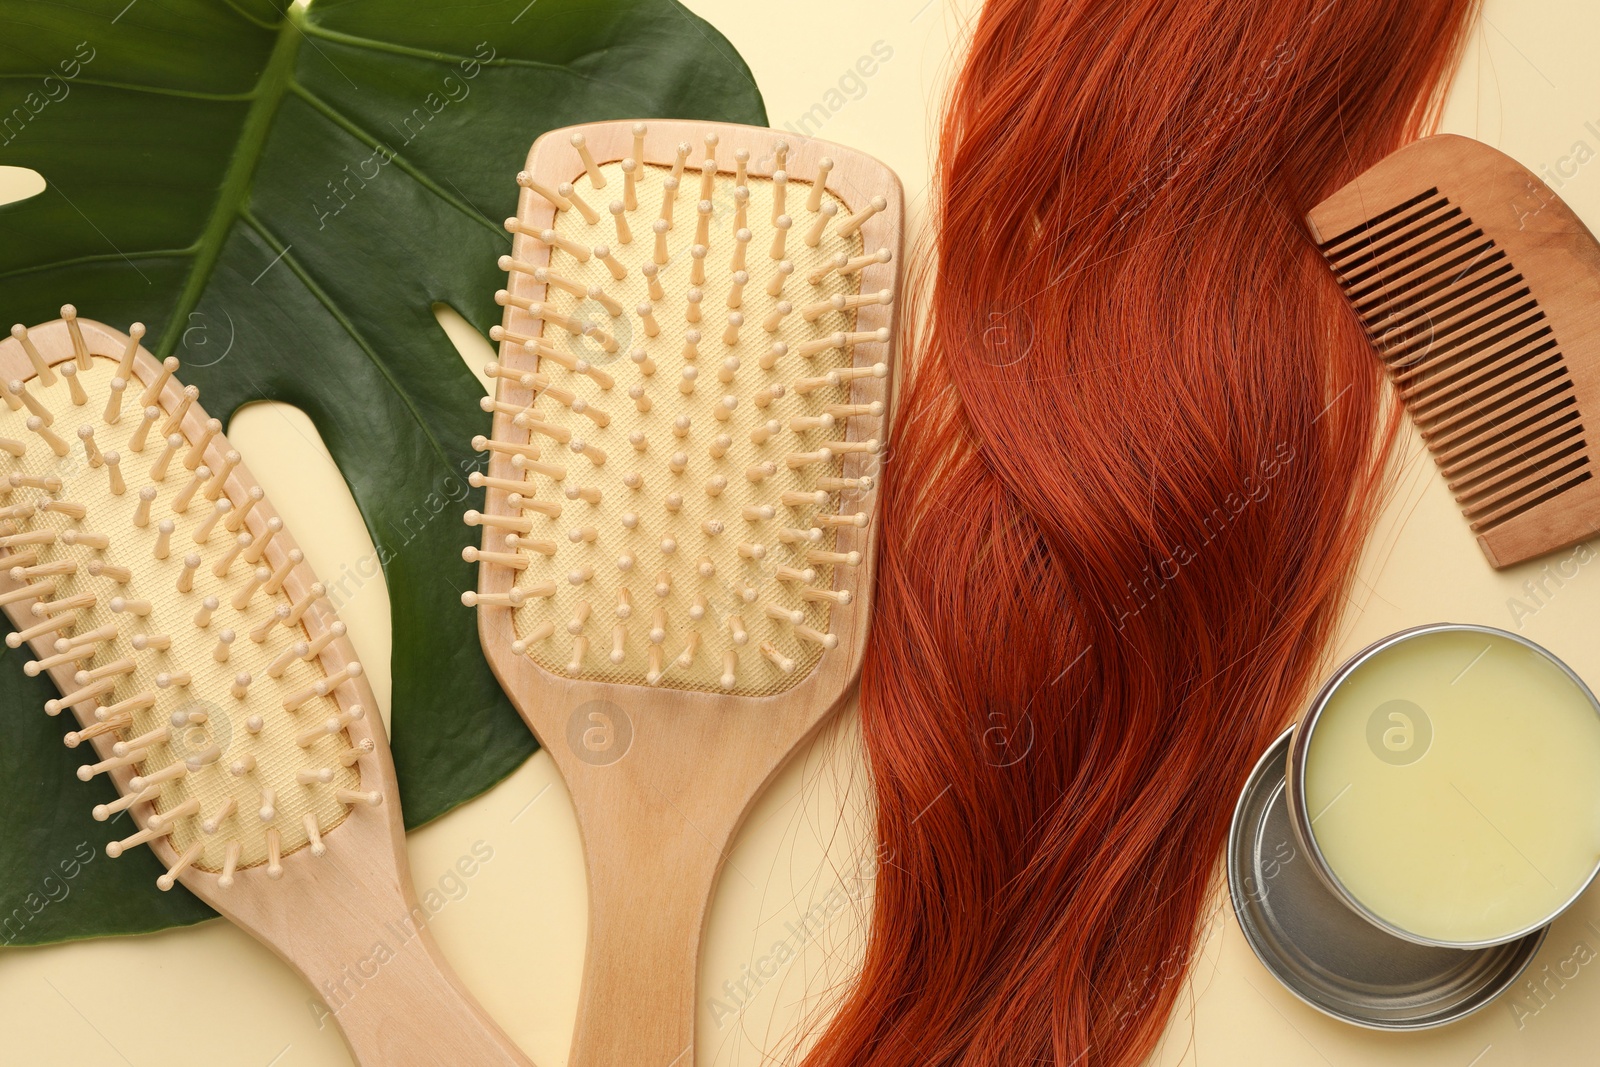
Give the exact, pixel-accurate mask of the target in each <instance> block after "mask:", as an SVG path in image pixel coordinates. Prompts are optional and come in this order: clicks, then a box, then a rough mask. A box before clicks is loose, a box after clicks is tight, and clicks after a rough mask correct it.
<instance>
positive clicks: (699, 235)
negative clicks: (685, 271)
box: [694, 196, 712, 284]
mask: <svg viewBox="0 0 1600 1067" xmlns="http://www.w3.org/2000/svg"><path fill="white" fill-rule="evenodd" d="M694 210H695V216H696V218H695V224H694V247H696V248H701V249H704V248H706V247H707V246H709V245H710V244H711V211H712V206H711V198H710V197H709V196H705V197H704V198H703V199H701V201H700V202H699V203H698V204H696V205H695V208H694ZM700 255H701V257H702V258H703V257H704V256H705V253H704V252H703V251H702V252H701V253H700ZM704 281H705V276H704V275H703V274H702V275H701V277H700V280H699V282H696V284H700V283H702V282H704Z"/></svg>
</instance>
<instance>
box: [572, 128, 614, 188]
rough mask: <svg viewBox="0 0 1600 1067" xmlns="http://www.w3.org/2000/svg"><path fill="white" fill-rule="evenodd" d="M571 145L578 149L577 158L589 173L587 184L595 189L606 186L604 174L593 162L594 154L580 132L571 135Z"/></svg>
mask: <svg viewBox="0 0 1600 1067" xmlns="http://www.w3.org/2000/svg"><path fill="white" fill-rule="evenodd" d="M571 143H572V147H573V148H575V149H577V150H578V158H579V159H580V160H581V161H582V162H583V169H584V170H586V171H588V173H589V184H590V186H592V187H593V188H595V189H604V188H605V187H606V176H605V175H604V174H602V173H600V167H599V166H598V165H597V164H596V163H595V161H594V156H593V155H591V154H590V152H589V146H588V144H587V143H586V142H585V140H584V136H583V134H581V133H575V134H573V135H572V137H571Z"/></svg>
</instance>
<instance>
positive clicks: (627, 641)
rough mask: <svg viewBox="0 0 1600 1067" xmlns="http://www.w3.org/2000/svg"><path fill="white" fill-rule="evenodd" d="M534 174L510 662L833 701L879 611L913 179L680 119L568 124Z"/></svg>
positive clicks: (511, 469) (499, 476) (513, 338)
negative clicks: (893, 372)
mask: <svg viewBox="0 0 1600 1067" xmlns="http://www.w3.org/2000/svg"><path fill="white" fill-rule="evenodd" d="M519 181H520V182H521V184H522V185H523V193H522V199H521V203H520V205H519V210H518V213H517V216H516V217H515V218H512V219H508V220H507V221H506V225H507V228H508V229H510V230H511V231H512V232H513V233H515V234H516V237H515V243H514V252H513V255H511V256H508V257H506V258H505V259H504V260H503V261H502V266H503V268H505V269H506V270H507V271H508V274H509V280H508V282H507V288H506V290H504V291H502V292H501V293H500V294H499V296H498V299H499V301H500V303H501V304H502V305H504V307H505V309H506V314H505V320H504V324H503V325H502V326H501V327H499V328H497V329H496V330H495V331H494V332H493V337H494V338H495V340H497V341H498V342H499V343H500V356H499V362H498V363H497V364H496V365H495V366H494V367H493V368H492V370H491V373H494V374H495V375H496V376H497V377H496V384H497V390H496V394H495V396H494V397H492V398H486V399H485V403H484V406H485V410H487V411H491V412H493V413H494V428H493V436H492V438H491V439H481V440H479V441H478V442H476V443H477V444H478V445H479V447H481V448H483V449H484V450H486V451H487V452H488V453H489V469H488V476H487V477H481V478H478V479H477V482H476V484H482V485H485V486H487V487H488V490H489V491H488V496H487V504H486V507H485V511H484V513H482V514H479V513H476V512H474V513H471V514H469V515H468V522H469V523H474V524H478V525H482V526H484V527H485V529H484V541H483V547H482V550H481V552H480V551H479V550H477V549H469V550H468V558H469V559H479V560H481V561H482V563H483V566H482V567H481V568H480V570H481V577H480V589H479V591H478V592H476V593H471V594H468V595H467V597H466V598H464V599H465V600H466V601H467V602H468V603H469V604H476V605H478V606H479V607H480V608H481V609H482V611H481V614H482V626H481V629H482V633H483V636H484V644H485V648H486V649H487V650H488V651H489V655H490V659H491V661H492V662H493V663H494V665H495V667H496V670H497V671H498V672H499V674H500V676H501V679H502V681H503V682H505V683H506V685H507V689H508V690H509V691H510V692H512V693H513V694H517V695H519V699H523V698H525V697H526V694H529V693H530V692H543V693H545V695H546V696H549V695H553V693H552V691H560V692H561V694H562V695H563V696H564V697H572V696H574V693H573V692H572V691H571V688H570V687H574V686H582V685H583V684H585V683H598V684H601V685H608V686H616V685H621V686H640V687H653V688H654V689H655V690H656V691H657V693H661V694H666V693H670V692H671V691H678V692H679V694H680V695H682V696H687V695H689V694H691V693H693V694H695V695H696V696H698V697H700V698H702V699H711V700H714V701H717V702H723V701H730V700H740V699H747V698H766V697H774V696H778V695H780V694H794V695H796V697H797V699H799V700H800V701H801V702H802V703H803V704H805V705H808V706H825V705H831V704H832V703H833V702H834V701H835V700H837V698H838V696H839V695H840V694H841V693H842V692H843V690H844V688H845V686H846V685H847V684H848V682H849V680H850V679H851V678H853V677H854V674H855V671H856V669H857V667H858V665H859V660H860V653H861V648H862V644H863V641H864V637H865V632H866V627H865V621H866V597H865V596H864V595H862V594H864V593H865V592H866V591H867V590H868V589H870V582H871V574H872V557H873V546H874V543H875V535H876V524H875V522H874V514H875V509H876V495H877V494H876V491H875V477H876V473H877V471H878V469H879V466H880V464H881V462H882V455H881V454H880V452H881V443H882V442H883V441H884V439H885V431H886V427H887V420H888V410H887V403H888V400H889V385H890V382H889V378H888V370H889V367H890V365H891V360H892V354H891V353H892V347H893V338H894V331H893V326H894V322H893V312H894V308H893V306H892V305H893V300H894V292H895V289H896V278H897V273H898V260H899V248H900V229H901V211H902V204H901V193H900V187H899V183H898V181H897V180H896V179H895V177H894V175H893V173H892V172H891V171H889V169H888V168H887V167H884V166H883V165H882V164H881V163H878V162H877V161H876V160H873V159H871V158H870V157H867V156H864V155H862V154H860V153H857V152H853V151H851V150H849V149H845V148H841V147H839V146H835V145H828V144H824V143H821V142H816V141H803V142H801V143H799V144H797V145H794V146H790V145H788V144H786V143H785V142H784V140H783V139H782V138H781V137H780V136H779V135H778V134H777V133H775V132H774V131H771V130H762V129H755V128H750V127H741V126H730V125H725V124H712V123H698V122H669V121H655V122H651V123H649V124H648V127H647V128H646V127H645V124H642V123H638V124H636V123H631V122H604V123H595V124H591V125H585V126H581V127H572V128H569V129H562V130H556V131H553V132H551V133H548V134H546V135H545V136H543V137H541V138H540V139H539V140H538V141H537V142H536V143H535V144H534V146H533V149H532V151H531V153H530V155H529V158H528V163H527V170H526V171H525V172H524V173H523V174H522V175H521V176H519ZM537 703H540V704H549V706H551V707H563V706H568V704H567V702H566V701H565V700H555V701H538V702H537Z"/></svg>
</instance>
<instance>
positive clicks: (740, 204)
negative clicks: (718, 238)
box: [733, 185, 750, 233]
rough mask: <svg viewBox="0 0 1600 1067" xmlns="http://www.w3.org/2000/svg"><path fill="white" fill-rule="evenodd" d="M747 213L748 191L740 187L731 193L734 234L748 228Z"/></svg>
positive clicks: (748, 210)
mask: <svg viewBox="0 0 1600 1067" xmlns="http://www.w3.org/2000/svg"><path fill="white" fill-rule="evenodd" d="M749 212H750V190H749V189H747V188H745V187H744V186H742V185H741V186H740V187H739V188H737V189H735V190H734V191H733V229H734V232H735V233H737V232H738V231H740V230H744V229H748V228H749V226H748V223H749V221H750V215H749Z"/></svg>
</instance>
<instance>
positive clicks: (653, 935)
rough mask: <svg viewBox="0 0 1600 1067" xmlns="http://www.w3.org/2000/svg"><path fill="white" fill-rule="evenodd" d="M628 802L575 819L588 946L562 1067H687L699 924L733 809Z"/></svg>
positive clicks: (661, 799)
mask: <svg viewBox="0 0 1600 1067" xmlns="http://www.w3.org/2000/svg"><path fill="white" fill-rule="evenodd" d="M652 799H653V801H654V802H653V803H652V802H651V801H652ZM636 800H637V802H636V803H632V804H605V805H593V806H591V807H589V808H588V810H587V812H586V818H584V820H583V836H584V843H585V844H584V848H585V853H586V856H587V860H588V871H589V944H588V952H587V955H586V956H585V959H584V971H583V991H582V994H581V996H580V998H579V1002H578V1025H577V1031H576V1033H575V1035H574V1037H573V1045H572V1055H571V1057H570V1059H569V1060H568V1065H569V1067H691V1065H692V1064H693V1062H694V1052H693V1048H694V1029H695V1026H694V1024H695V988H696V987H695V983H696V976H697V971H698V966H699V960H700V933H701V925H702V922H703V920H704V918H705V912H706V908H707V905H708V904H709V903H710V900H711V891H712V888H713V886H714V885H715V884H716V879H717V874H718V871H719V870H720V869H721V866H722V862H723V855H724V853H725V852H726V851H727V847H728V842H729V840H730V838H731V837H732V834H733V829H734V826H735V824H736V822H737V820H738V817H739V815H740V813H741V812H742V810H743V805H742V804H735V805H728V806H725V807H723V808H722V810H720V811H718V810H710V811H706V810H690V811H683V810H680V809H679V808H677V807H674V805H673V804H672V803H671V802H669V801H668V800H667V799H666V797H665V795H664V794H660V793H657V794H656V795H655V797H654V798H646V797H638V798H636ZM730 808H731V809H732V810H730Z"/></svg>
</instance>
